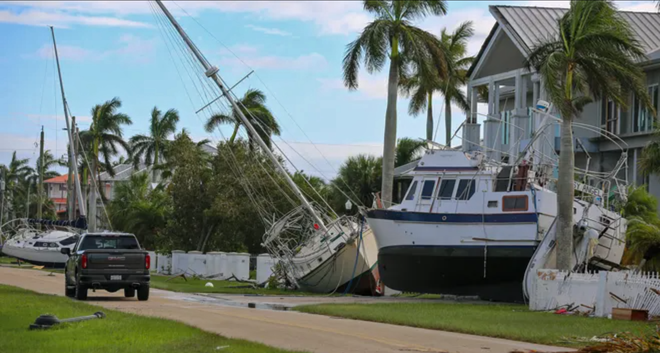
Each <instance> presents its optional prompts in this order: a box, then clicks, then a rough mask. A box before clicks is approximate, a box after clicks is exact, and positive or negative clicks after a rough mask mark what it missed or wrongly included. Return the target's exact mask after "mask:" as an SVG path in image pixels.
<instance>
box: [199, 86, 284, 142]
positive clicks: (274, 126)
mask: <svg viewBox="0 0 660 353" xmlns="http://www.w3.org/2000/svg"><path fill="white" fill-rule="evenodd" d="M238 105H239V106H241V108H242V111H243V114H244V115H245V117H246V118H247V119H248V120H249V121H250V123H251V124H252V126H254V128H255V129H256V130H257V133H258V134H259V136H260V137H261V139H262V140H263V141H264V142H265V143H266V145H267V146H268V147H269V148H270V147H271V136H272V135H276V136H279V135H280V125H279V124H278V123H277V121H276V120H275V117H274V116H273V114H272V113H271V112H270V110H269V109H268V107H266V95H265V94H264V93H263V92H261V91H260V90H258V89H249V90H247V92H245V94H244V95H243V98H241V99H240V100H239V101H238ZM223 124H232V125H234V131H233V133H232V134H231V137H230V138H229V143H233V142H234V140H235V139H236V135H237V134H238V129H239V128H240V127H241V126H242V125H243V123H242V122H241V119H240V118H239V116H238V111H237V110H235V109H233V110H232V114H231V115H227V114H215V115H213V116H212V117H210V118H209V120H208V121H207V122H206V125H205V128H206V131H207V132H212V131H213V130H214V129H215V128H216V127H218V126H220V125H223ZM248 138H249V140H250V145H253V137H252V136H251V134H250V133H249V132H248Z"/></svg>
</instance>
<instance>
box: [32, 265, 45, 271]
mask: <svg viewBox="0 0 660 353" xmlns="http://www.w3.org/2000/svg"><path fill="white" fill-rule="evenodd" d="M44 267H45V266H32V268H33V269H35V270H43V269H44Z"/></svg>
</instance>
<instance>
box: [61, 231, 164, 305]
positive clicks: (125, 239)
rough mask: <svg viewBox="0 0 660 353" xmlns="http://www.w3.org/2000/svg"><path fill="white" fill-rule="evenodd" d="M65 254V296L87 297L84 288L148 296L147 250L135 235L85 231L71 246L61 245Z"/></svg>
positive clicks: (148, 264)
mask: <svg viewBox="0 0 660 353" xmlns="http://www.w3.org/2000/svg"><path fill="white" fill-rule="evenodd" d="M61 251H62V253H63V254H66V255H69V259H68V260H67V262H66V267H65V270H64V288H65V293H66V295H67V296H68V297H75V298H76V299H78V300H85V299H87V290H88V289H92V290H97V289H103V290H106V291H108V292H111V293H112V292H116V291H118V290H120V289H123V290H124V296H126V297H127V298H132V297H134V296H135V292H136V291H137V297H138V300H148V299H149V281H150V276H149V267H150V266H151V264H150V262H151V259H150V257H149V253H148V252H147V251H145V250H142V249H140V244H139V243H138V241H137V239H136V238H135V235H133V234H126V233H105V232H104V233H86V234H83V235H82V236H81V237H80V239H78V242H77V243H76V245H75V246H74V247H73V250H71V249H68V248H62V250H61Z"/></svg>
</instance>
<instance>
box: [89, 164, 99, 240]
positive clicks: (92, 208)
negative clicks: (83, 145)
mask: <svg viewBox="0 0 660 353" xmlns="http://www.w3.org/2000/svg"><path fill="white" fill-rule="evenodd" d="M97 160H98V156H97V155H96V153H92V160H91V161H90V162H89V164H90V171H89V175H90V177H89V180H90V182H92V185H90V193H89V206H88V208H87V210H88V214H87V218H88V221H89V231H90V232H96V216H97V212H96V193H97V192H98V188H96V187H95V185H94V184H96V183H95V182H94V179H95V174H96V163H97Z"/></svg>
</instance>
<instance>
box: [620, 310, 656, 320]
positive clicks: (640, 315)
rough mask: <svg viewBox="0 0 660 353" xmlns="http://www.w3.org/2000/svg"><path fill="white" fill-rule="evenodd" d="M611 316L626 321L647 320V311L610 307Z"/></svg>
mask: <svg viewBox="0 0 660 353" xmlns="http://www.w3.org/2000/svg"><path fill="white" fill-rule="evenodd" d="M612 318H613V319H617V320H628V321H648V319H649V311H648V310H639V309H625V308H612Z"/></svg>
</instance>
